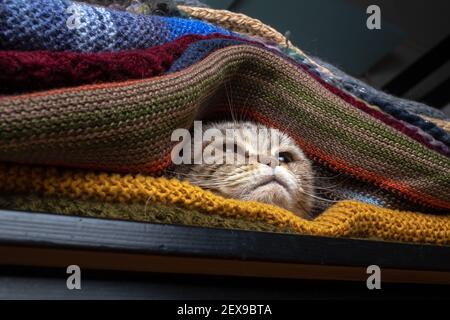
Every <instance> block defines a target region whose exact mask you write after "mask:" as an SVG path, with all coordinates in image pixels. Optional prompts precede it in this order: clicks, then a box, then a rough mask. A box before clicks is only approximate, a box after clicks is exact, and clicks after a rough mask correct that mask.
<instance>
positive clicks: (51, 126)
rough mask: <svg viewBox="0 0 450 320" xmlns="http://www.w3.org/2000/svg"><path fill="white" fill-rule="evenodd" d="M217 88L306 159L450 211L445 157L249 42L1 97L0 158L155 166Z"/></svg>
mask: <svg viewBox="0 0 450 320" xmlns="http://www.w3.org/2000/svg"><path fill="white" fill-rule="evenodd" d="M225 83H227V85H225ZM227 90H228V91H227ZM227 93H228V94H230V93H231V94H232V96H233V101H234V104H235V105H234V107H235V110H236V112H237V113H238V114H239V112H240V110H242V109H244V110H246V113H247V115H248V118H249V120H253V121H257V122H260V123H263V124H266V125H268V126H270V127H275V128H280V129H283V130H285V129H286V127H288V128H289V130H288V131H289V134H290V135H291V136H292V137H293V138H294V139H295V140H296V141H297V143H298V144H299V146H300V147H302V148H303V150H304V151H305V152H306V153H307V154H308V155H309V157H310V158H311V159H313V160H314V161H316V162H319V163H322V164H324V165H326V166H328V167H330V168H333V170H336V171H340V172H343V173H346V174H349V175H351V176H353V177H356V178H358V179H360V180H363V181H367V182H369V183H372V184H373V185H375V186H378V187H380V188H382V189H386V190H391V191H393V192H394V193H396V194H399V195H401V196H404V197H406V198H407V199H409V200H411V201H415V202H418V203H420V204H423V205H427V206H430V207H433V208H436V209H448V208H450V159H449V158H447V157H445V156H443V155H441V154H439V153H437V152H435V151H433V150H432V148H431V146H427V145H426V143H421V142H419V141H416V140H414V139H412V138H411V137H409V136H408V135H406V134H405V133H403V129H404V128H403V129H402V130H399V129H400V128H401V126H400V124H398V127H397V124H395V126H392V124H393V123H389V121H390V120H389V121H388V120H387V119H384V118H383V114H381V113H376V112H375V111H376V110H372V109H370V108H369V109H370V110H363V109H367V108H368V107H367V106H366V105H364V104H362V102H360V103H357V102H356V101H353V100H354V99H353V100H352V98H351V97H350V96H348V95H346V94H344V93H343V92H338V91H336V89H333V88H329V87H326V86H325V85H324V84H323V83H321V82H320V81H318V80H317V79H315V78H314V77H312V76H311V75H310V74H308V73H307V72H305V71H303V70H302V69H299V68H293V65H292V63H291V62H289V61H286V60H285V59H284V58H282V57H280V56H279V55H277V54H275V53H271V52H270V51H267V50H265V49H263V48H259V47H255V46H249V45H239V46H231V47H227V48H224V49H220V50H218V51H216V52H214V53H212V54H210V55H209V56H208V57H207V58H205V59H204V60H202V61H201V62H199V63H197V64H195V65H193V66H191V67H189V68H187V69H185V70H183V71H180V72H177V73H174V74H170V75H167V76H164V77H158V78H153V79H147V80H139V81H130V82H121V83H112V84H103V85H94V86H85V87H78V88H73V89H64V90H55V91H49V92H43V93H38V94H32V95H21V96H15V97H4V98H1V99H0V115H1V117H2V119H3V121H2V123H1V124H0V160H2V161H8V162H19V163H32V164H50V165H64V166H71V167H84V168H95V169H103V170H110V171H118V172H145V173H149V174H158V173H162V172H163V171H164V170H165V169H167V167H168V166H169V164H170V150H171V149H172V146H173V144H172V143H170V136H171V134H172V132H173V130H174V129H177V128H180V127H184V128H189V127H190V126H191V124H192V121H193V119H194V118H195V116H196V115H197V113H198V112H199V111H200V109H201V108H202V107H207V109H204V110H203V111H206V110H208V112H207V113H208V114H210V115H214V114H218V113H220V112H222V113H223V112H224V111H228V112H229V100H228V98H227ZM249 97H252V99H249ZM208 101H214V103H213V104H212V105H208V103H207V102H208ZM31 110H32V112H31ZM247 111H248V112H247ZM368 112H370V113H371V114H369V113H368Z"/></svg>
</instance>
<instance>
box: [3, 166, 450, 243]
mask: <svg viewBox="0 0 450 320" xmlns="http://www.w3.org/2000/svg"><path fill="white" fill-rule="evenodd" d="M0 192H2V193H16V194H17V193H21V194H38V195H41V196H44V197H45V196H48V197H50V196H59V197H64V198H67V199H73V200H75V199H85V200H88V199H96V200H101V201H107V202H115V203H129V204H133V203H145V204H146V205H148V206H151V205H161V204H163V205H171V206H175V207H179V208H185V209H190V210H197V211H198V212H201V213H202V214H206V215H207V214H216V215H220V216H223V217H230V218H238V219H242V220H243V221H245V220H247V221H261V222H264V223H268V224H270V225H272V226H274V227H276V230H278V231H280V232H284V231H285V230H286V229H289V230H293V231H294V232H296V233H298V234H308V235H320V236H330V237H358V238H378V239H383V240H391V241H402V242H416V243H429V244H440V245H450V216H433V215H428V214H421V213H417V212H401V211H396V210H389V209H383V208H379V207H376V206H372V205H368V204H364V203H360V202H357V201H342V202H340V203H337V204H336V205H334V206H333V207H331V208H330V209H328V210H327V211H326V212H324V213H323V214H322V215H320V216H319V217H317V218H316V219H314V220H312V221H309V220H304V219H302V218H300V217H298V216H296V215H294V214H292V213H291V212H289V211H286V210H284V209H281V208H279V207H275V206H272V205H266V204H262V203H257V202H244V201H239V200H234V199H225V198H223V197H220V196H217V195H215V194H213V193H211V192H208V191H205V190H203V189H201V188H198V187H196V186H193V185H190V184H189V183H187V182H181V181H178V180H175V179H167V178H153V177H150V176H144V175H139V174H138V175H120V174H108V173H95V172H88V171H82V170H64V169H58V168H42V167H31V166H19V165H12V166H10V165H5V164H1V165H0Z"/></svg>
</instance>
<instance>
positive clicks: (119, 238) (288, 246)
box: [0, 210, 450, 284]
mask: <svg viewBox="0 0 450 320" xmlns="http://www.w3.org/2000/svg"><path fill="white" fill-rule="evenodd" d="M72 264H76V265H79V266H80V267H81V268H85V269H90V270H116V271H117V270H120V271H132V272H158V273H161V272H163V273H173V274H194V275H195V274H198V275H220V276H244V277H270V278H292V279H321V280H355V281H362V280H364V281H365V279H367V277H368V275H367V273H366V269H367V267H368V266H370V265H378V266H380V268H381V269H382V279H383V282H398V283H430V284H433V283H434V284H436V283H439V284H441V283H442V284H444V283H445V284H450V247H442V246H431V245H417V244H404V243H391V242H383V241H372V240H356V239H337V238H324V237H314V236H299V235H287V234H275V233H262V232H250V231H237V230H225V229H212V228H197V227H185V226H174V225H161V224H149V223H138V222H129V221H116V220H106V219H93V218H84V217H77V216H61V215H54V214H42V213H31V212H17V211H5V210H0V265H2V266H31V267H67V266H68V265H72Z"/></svg>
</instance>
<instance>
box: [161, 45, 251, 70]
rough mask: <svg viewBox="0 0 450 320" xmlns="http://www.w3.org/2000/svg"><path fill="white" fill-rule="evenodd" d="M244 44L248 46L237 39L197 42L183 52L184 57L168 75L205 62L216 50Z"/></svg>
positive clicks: (175, 63)
mask: <svg viewBox="0 0 450 320" xmlns="http://www.w3.org/2000/svg"><path fill="white" fill-rule="evenodd" d="M243 43H245V44H247V43H248V42H246V41H240V40H235V39H210V40H200V41H197V42H196V43H193V44H191V45H190V46H189V47H188V48H187V49H186V50H185V51H184V52H183V54H182V56H181V57H180V58H178V59H177V61H175V62H174V63H173V64H172V67H171V68H170V69H169V70H168V71H167V73H172V72H177V71H180V70H183V69H185V68H187V67H189V66H191V65H193V64H195V63H197V62H199V61H201V60H203V59H204V58H205V57H206V56H208V55H209V54H210V53H212V52H213V51H215V50H219V49H222V48H225V47H228V46H232V45H238V44H243Z"/></svg>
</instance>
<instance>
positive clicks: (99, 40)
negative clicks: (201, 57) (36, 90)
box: [0, 0, 232, 52]
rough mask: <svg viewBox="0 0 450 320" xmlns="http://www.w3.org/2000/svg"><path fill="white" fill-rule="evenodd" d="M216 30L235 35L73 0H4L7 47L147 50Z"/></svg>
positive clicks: (3, 44)
mask: <svg viewBox="0 0 450 320" xmlns="http://www.w3.org/2000/svg"><path fill="white" fill-rule="evenodd" d="M74 12H77V16H79V17H80V19H79V20H76V19H73V17H74ZM69 26H71V27H69ZM74 26H76V27H74ZM211 33H222V34H226V35H231V34H232V33H231V32H230V31H227V30H225V29H222V28H219V27H216V26H214V25H212V24H209V23H205V22H201V21H198V20H193V19H182V18H175V17H159V16H146V15H134V14H132V13H129V12H123V11H118V10H112V9H107V8H101V7H96V6H91V5H87V4H82V3H77V2H72V1H69V0H32V1H30V0H0V49H3V50H54V51H64V50H69V51H78V52H95V51H114V50H126V49H144V48H149V47H153V46H157V45H161V44H164V43H167V42H170V41H172V40H174V39H176V38H178V37H180V36H183V35H186V34H199V35H208V34H211Z"/></svg>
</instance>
